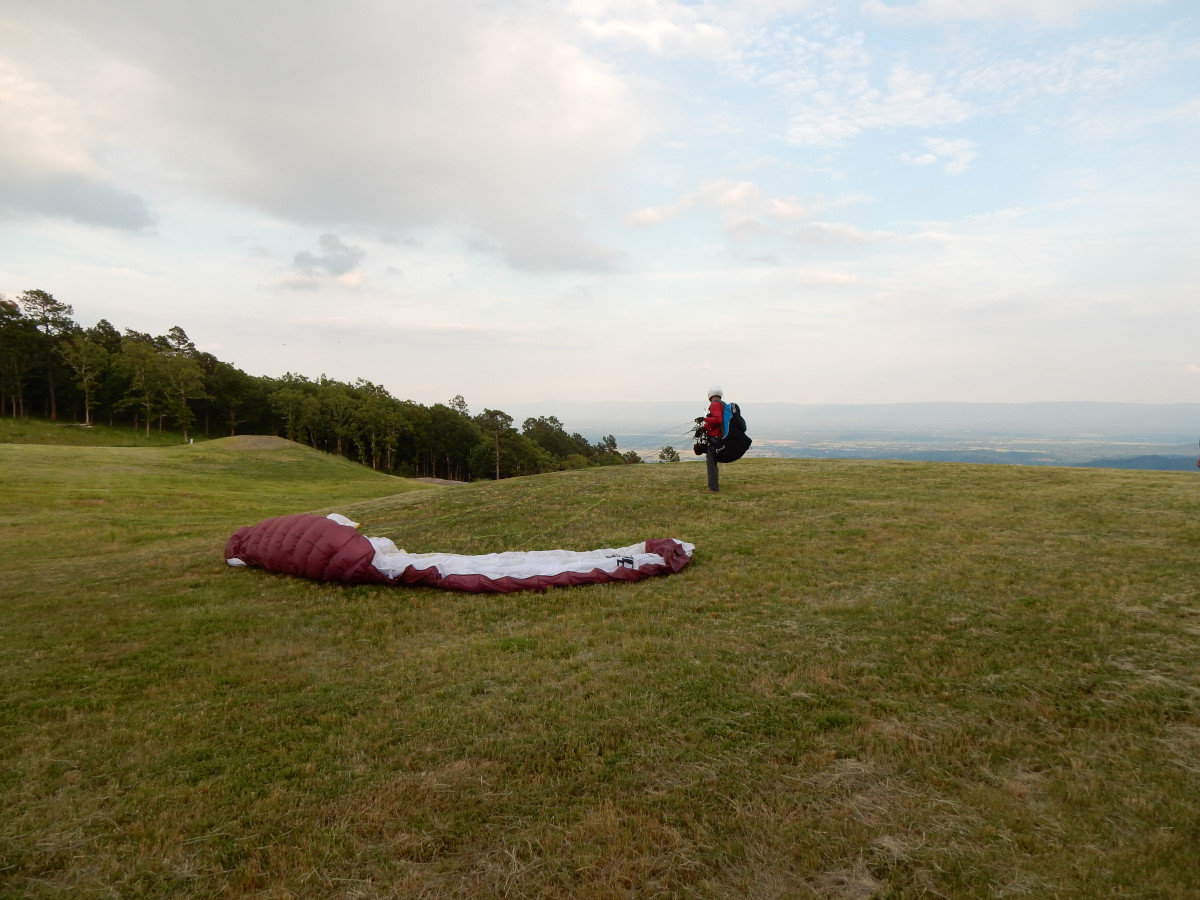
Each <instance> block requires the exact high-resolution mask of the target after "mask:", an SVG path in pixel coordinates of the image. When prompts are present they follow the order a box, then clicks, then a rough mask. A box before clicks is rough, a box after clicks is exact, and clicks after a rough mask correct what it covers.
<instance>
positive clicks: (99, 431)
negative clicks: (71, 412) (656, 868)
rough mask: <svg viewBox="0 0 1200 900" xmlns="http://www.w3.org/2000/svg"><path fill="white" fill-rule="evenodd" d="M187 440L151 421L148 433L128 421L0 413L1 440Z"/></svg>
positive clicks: (98, 443) (141, 443)
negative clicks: (20, 416)
mask: <svg viewBox="0 0 1200 900" xmlns="http://www.w3.org/2000/svg"><path fill="white" fill-rule="evenodd" d="M192 440H194V441H195V442H196V443H200V442H201V441H203V440H207V438H205V437H204V436H203V435H195V434H193V435H192ZM185 443H187V442H186V441H185V440H184V439H183V435H182V434H179V433H178V432H174V431H159V430H158V428H157V427H156V426H154V425H151V426H150V433H149V434H146V431H145V428H130V427H129V426H128V425H123V426H119V427H117V426H112V425H101V424H96V425H90V426H87V427H85V426H83V425H80V424H79V423H77V422H71V421H68V420H66V419H64V420H62V421H58V422H51V421H50V420H49V419H13V418H11V417H8V416H0V444H57V445H63V446H68V447H174V446H178V445H180V444H185Z"/></svg>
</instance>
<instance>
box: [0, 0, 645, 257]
mask: <svg viewBox="0 0 1200 900" xmlns="http://www.w3.org/2000/svg"><path fill="white" fill-rule="evenodd" d="M470 6H471V8H470V9H469V10H467V9H463V8H462V7H461V5H456V6H455V7H453V8H451V7H444V8H443V7H435V6H426V5H412V4H394V5H390V6H385V7H378V6H376V5H374V4H369V3H366V2H365V0H359V2H350V3H349V4H348V5H347V4H343V5H341V6H339V7H337V8H334V7H329V6H323V5H313V4H310V5H307V6H304V7H302V8H294V7H293V6H292V5H291V4H280V3H262V4H254V5H252V6H250V7H244V6H239V7H238V9H237V12H236V19H237V22H238V25H237V27H236V28H230V27H228V19H227V18H226V17H225V16H223V15H221V14H219V12H218V11H217V10H215V9H214V8H213V7H212V5H210V4H204V5H177V6H176V5H159V6H155V7H153V8H152V9H148V10H147V9H140V8H139V9H134V8H132V7H129V8H123V7H117V8H113V9H109V10H107V11H105V12H104V13H103V14H100V12H99V11H98V10H96V9H93V8H92V6H91V5H90V4H79V5H77V6H76V7H75V8H74V9H72V8H71V6H70V5H69V4H59V5H58V6H57V7H56V8H55V9H54V10H53V16H54V18H53V20H49V19H47V20H40V19H38V18H37V15H38V13H37V12H36V11H33V12H29V13H28V14H27V19H26V20H25V21H23V22H22V23H21V24H20V27H19V28H18V26H17V25H10V26H9V29H8V33H12V32H13V31H14V30H16V31H19V32H20V33H21V34H22V35H24V36H25V40H24V43H23V44H21V45H20V46H18V48H17V52H9V53H8V54H6V55H7V56H8V58H7V59H6V60H4V62H5V65H6V66H7V69H6V70H5V72H6V74H5V75H4V77H3V80H2V81H0V91H2V93H0V98H3V101H4V103H5V105H4V108H3V110H2V111H3V112H5V113H10V114H11V112H12V111H13V110H14V108H15V109H16V110H17V111H18V112H20V113H21V116H20V117H19V118H17V117H11V116H10V119H9V120H10V121H14V120H15V121H17V122H19V123H20V124H22V126H31V125H32V126H40V131H39V128H34V127H23V129H22V130H25V131H28V132H30V133H31V134H32V135H33V136H34V137H35V138H36V140H34V141H32V142H30V143H31V144H32V146H33V149H29V150H27V151H21V152H22V153H23V156H22V159H23V160H24V161H25V162H26V163H29V162H30V161H31V160H39V161H40V162H39V163H38V165H40V166H41V168H42V170H44V171H45V172H46V173H47V183H48V184H49V187H47V188H45V189H44V190H43V191H42V195H43V198H42V199H41V201H40V206H41V211H42V212H46V213H49V214H58V213H59V212H60V209H61V208H62V207H63V205H64V203H65V202H66V201H55V200H54V197H53V196H51V195H52V194H53V189H54V185H55V184H58V185H59V187H58V188H57V191H58V193H59V194H63V193H65V192H66V189H65V188H64V187H62V185H63V184H64V183H65V184H66V185H67V187H70V186H71V185H72V184H74V185H76V191H75V194H76V195H77V196H76V199H75V201H74V202H75V205H76V206H77V207H80V208H82V209H84V210H85V212H83V213H80V214H79V215H78V216H77V217H81V218H88V214H87V213H86V207H87V204H88V203H91V204H92V205H93V206H101V207H107V208H108V209H110V210H112V212H111V216H112V217H113V218H114V219H115V220H116V224H120V223H125V227H135V226H138V225H139V224H140V225H141V227H145V224H146V223H147V222H148V221H149V220H150V218H151V216H150V213H149V212H148V207H146V205H145V204H144V203H143V204H142V206H140V207H139V205H138V198H137V197H136V196H135V195H133V194H130V193H129V192H127V191H126V192H125V193H124V194H122V193H120V191H121V190H122V189H121V188H120V186H119V185H117V184H115V183H114V179H113V178H112V176H111V173H109V172H108V171H107V170H106V167H105V166H104V165H103V164H101V162H99V160H101V159H102V158H103V157H104V155H105V153H106V152H107V148H108V147H110V146H112V145H113V143H114V142H116V146H118V147H136V148H138V149H139V152H142V153H144V154H145V155H146V156H147V157H149V158H151V159H153V160H156V161H157V165H158V166H159V168H160V171H159V175H160V177H164V178H165V177H168V175H169V177H171V178H172V179H179V178H182V179H183V180H185V181H186V182H190V183H192V184H194V185H197V186H202V189H205V190H208V191H216V192H219V193H220V194H222V195H224V196H225V197H226V198H228V199H230V200H232V201H234V202H236V203H240V204H245V205H247V206H250V207H253V208H257V209H260V210H263V211H265V212H267V213H269V214H271V215H274V216H278V217H281V218H283V219H285V220H288V221H292V222H299V223H309V224H313V225H317V226H321V227H328V225H330V224H333V223H342V224H345V225H351V226H359V227H377V228H385V229H389V230H393V231H398V232H404V231H405V230H408V229H414V228H421V227H426V226H429V225H437V224H440V223H458V224H460V225H463V226H467V227H470V228H474V229H475V230H477V231H480V232H483V233H486V234H488V235H490V236H491V237H492V238H493V239H494V240H495V241H496V243H497V244H498V245H499V246H501V247H502V248H503V251H504V253H505V254H506V255H507V256H508V258H509V259H510V260H511V261H513V262H515V263H517V264H520V265H528V266H531V267H533V268H555V267H572V266H582V267H597V266H607V265H611V264H612V261H613V259H614V258H616V256H617V254H615V253H614V252H613V251H612V250H611V249H609V248H605V247H603V246H601V245H599V243H598V242H597V241H596V240H595V239H592V238H589V237H588V236H587V234H586V225H585V224H584V222H583V220H582V219H581V218H580V217H578V216H577V215H575V214H574V213H573V212H572V209H573V208H574V207H575V206H576V205H577V204H579V203H580V202H587V200H588V198H589V197H591V198H602V197H603V196H604V194H603V192H604V186H605V184H606V182H607V181H608V180H609V179H610V178H611V177H614V176H615V175H617V174H618V173H620V172H621V171H622V169H623V168H624V167H625V165H626V164H627V163H628V161H629V160H630V159H631V157H632V154H633V153H634V152H635V150H636V149H637V148H638V147H639V146H640V144H641V142H642V141H643V140H644V138H645V137H646V136H647V135H648V134H650V133H651V132H652V131H653V130H654V129H655V128H656V127H658V126H657V125H656V124H655V123H656V116H655V115H654V111H653V109H652V106H651V103H650V102H649V99H648V94H647V93H646V92H644V91H643V92H638V91H635V90H633V89H632V86H631V83H630V78H629V76H628V74H627V73H623V72H621V71H619V70H617V69H616V68H614V67H612V66H610V65H609V64H607V63H605V62H604V61H602V60H599V59H597V58H594V57H591V56H589V55H588V54H587V53H585V52H584V51H582V50H580V49H579V48H578V47H576V46H573V45H572V44H571V43H570V41H569V40H568V38H567V36H566V35H565V34H564V33H563V32H562V31H561V30H560V29H559V27H558V24H557V22H556V20H555V19H554V18H552V17H551V18H549V19H545V18H544V17H541V16H539V15H537V14H536V13H537V12H538V11H537V10H534V11H532V12H531V13H530V14H529V15H528V16H527V17H525V18H522V17H521V16H519V15H518V14H516V13H512V12H505V11H501V10H495V9H493V8H492V7H490V6H488V5H487V4H485V3H483V2H480V3H477V4H470ZM46 15H51V13H50V12H47V13H46ZM231 15H232V13H231ZM364 23H369V25H368V26H366V27H364ZM64 35H65V37H63V40H62V41H61V43H56V41H55V40H53V39H52V38H55V37H59V36H64ZM77 50H78V51H79V54H78V56H77V57H76V58H75V59H72V58H71V56H72V54H75V53H76V51H77ZM102 95H103V96H106V97H107V100H106V101H105V102H102V103H95V104H94V105H91V108H85V107H87V106H88V105H87V104H85V103H83V102H82V101H86V100H88V99H91V98H93V97H100V96H102ZM6 143H9V144H11V142H6ZM47 148H54V149H55V151H56V153H57V157H56V156H55V155H52V154H48V153H46V152H45V151H46V150H47ZM0 152H4V151H0ZM9 168H11V165H10V166H9ZM68 176H70V177H73V178H75V181H73V182H70V181H69V179H68ZM84 176H86V178H87V179H90V180H88V181H85V182H82V185H83V187H79V185H80V184H81V182H80V181H79V179H80V178H81V177H84ZM55 178H57V181H55ZM23 181H27V179H23ZM106 185H107V190H108V192H109V193H108V196H107V199H106V198H105V197H103V196H97V192H99V191H102V189H104V188H105V186H106ZM88 186H90V189H91V192H92V193H91V195H87V196H82V199H81V198H80V194H81V191H82V190H83V188H84V187H88ZM26 194H27V195H28V194H29V191H26ZM120 201H123V202H124V206H122V204H121V202H120ZM56 203H57V205H56ZM22 204H23V206H24V207H29V206H31V205H32V206H37V205H39V200H38V197H37V196H23V197H17V198H16V199H15V200H10V203H9V205H10V206H11V205H22ZM91 218H92V219H95V218H96V216H95V215H92V216H91Z"/></svg>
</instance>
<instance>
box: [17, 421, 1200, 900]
mask: <svg viewBox="0 0 1200 900" xmlns="http://www.w3.org/2000/svg"><path fill="white" fill-rule="evenodd" d="M1196 478H1197V476H1196V475H1194V474H1193V475H1189V474H1186V473H1149V472H1133V471H1111V470H1083V469H1058V468H1021V467H1005V466H971V465H955V464H944V463H889V462H877V461H869V462H868V461H822V460H766V459H762V460H758V459H756V460H743V461H741V462H739V463H737V464H735V465H733V466H729V467H726V468H725V470H724V473H723V479H722V487H723V493H721V494H720V495H716V496H710V495H705V494H703V493H701V490H702V488H703V481H704V473H703V468H702V467H701V466H698V465H695V464H689V463H684V464H676V465H647V466H629V467H619V468H607V469H591V470H582V471H575V472H564V473H559V474H554V475H546V476H539V477H536V478H526V479H513V480H510V481H504V482H500V483H481V484H471V485H463V486H458V487H449V488H441V487H428V486H424V485H415V484H413V483H411V482H407V481H403V480H400V479H394V478H388V477H385V476H379V475H376V474H374V473H371V472H369V471H366V470H363V469H361V468H359V467H356V466H354V465H352V464H349V463H345V462H342V461H339V460H336V459H334V458H332V457H328V456H325V455H322V454H319V453H316V452H315V451H311V450H307V449H305V448H301V447H298V446H296V445H293V444H287V443H286V442H282V441H273V440H270V439H260V440H257V441H256V440H255V439H231V440H224V441H212V442H208V443H205V444H203V445H202V444H196V445H195V446H191V447H169V448H102V447H49V446H33V445H17V444H3V445H0V603H2V604H3V620H2V621H3V629H2V633H0V679H2V682H0V683H2V684H3V689H2V691H3V693H2V695H0V696H2V698H3V706H2V707H0V756H2V765H0V894H2V895H3V896H14V897H16V896H21V897H60V896H71V897H112V896H120V897H197V898H199V897H213V896H227V897H235V896H245V895H254V896H264V897H293V896H333V897H348V898H349V897H463V898H467V897H471V898H478V897H546V898H550V897H586V898H601V897H604V898H616V897H639V898H640V897H702V898H704V897H753V898H792V897H835V898H870V897H918V896H920V897H925V896H946V897H1012V896H1029V897H1046V896H1055V897H1080V898H1085V897H1086V898H1093V897H1200V867H1198V860H1200V851H1198V850H1197V848H1198V847H1200V562H1198V560H1200V481H1197V480H1196ZM334 509H336V510H338V511H341V512H344V513H346V514H348V515H350V516H352V517H354V518H356V519H358V520H360V521H362V522H363V528H362V530H363V531H364V532H365V533H367V534H385V535H388V536H390V537H392V538H393V539H395V540H396V542H397V544H399V545H400V546H403V547H405V548H406V549H408V550H410V551H414V552H416V551H428V550H447V551H455V552H489V551H494V550H501V549H546V548H552V547H566V548H573V549H588V548H592V547H600V546H620V545H625V544H629V543H633V542H635V541H638V540H642V539H645V538H648V537H678V538H681V539H684V540H688V541H692V542H694V543H695V544H696V545H697V551H696V557H695V561H694V563H693V564H692V566H691V567H690V568H689V569H687V570H685V571H684V572H683V573H681V574H680V575H676V576H671V577H668V578H656V579H648V580H646V581H643V582H639V583H637V584H633V585H605V586H590V587H582V588H572V589H564V590H557V591H551V592H547V593H544V594H516V595H499V596H472V595H461V594H452V593H442V592H436V591H432V590H427V589H381V588H368V587H334V586H329V585H323V584H316V583H310V582H305V581H301V580H297V579H290V578H285V577H281V576H274V575H270V574H267V573H263V572H260V571H253V570H235V569H229V568H228V567H226V566H224V565H223V563H222V559H221V550H222V547H223V545H224V541H225V539H226V537H227V536H228V534H229V533H230V532H231V531H232V530H233V529H235V528H236V527H238V526H240V525H243V524H251V523H253V522H255V521H258V520H259V519H262V518H265V517H267V516H271V515H278V514H281V513H285V512H299V511H304V510H321V511H330V510H334Z"/></svg>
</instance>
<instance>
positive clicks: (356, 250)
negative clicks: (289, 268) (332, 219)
mask: <svg viewBox="0 0 1200 900" xmlns="http://www.w3.org/2000/svg"><path fill="white" fill-rule="evenodd" d="M318 243H319V244H320V246H321V251H322V252H321V255H320V256H318V255H316V254H313V253H310V252H308V251H307V250H302V251H301V252H299V253H297V254H296V256H295V258H294V259H293V260H292V265H293V266H294V267H295V268H296V269H298V270H299V271H301V272H303V273H304V274H306V275H315V274H318V273H325V274H329V275H334V276H338V275H345V274H347V273H348V272H351V271H353V270H354V269H356V268H358V264H359V263H360V262H362V259H363V257H364V256H366V251H365V250H363V249H362V248H361V247H351V246H349V245H348V244H346V243H344V242H343V241H342V239H341V238H339V237H338V236H337V235H336V234H323V235H321V237H320V238H319V240H318Z"/></svg>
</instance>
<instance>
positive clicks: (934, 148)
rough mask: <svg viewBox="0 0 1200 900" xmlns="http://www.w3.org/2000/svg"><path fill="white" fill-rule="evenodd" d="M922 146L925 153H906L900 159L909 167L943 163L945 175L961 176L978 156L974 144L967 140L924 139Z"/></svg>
mask: <svg viewBox="0 0 1200 900" xmlns="http://www.w3.org/2000/svg"><path fill="white" fill-rule="evenodd" d="M924 144H925V147H926V148H927V152H925V153H921V154H913V153H906V154H904V155H903V156H901V159H903V160H904V161H905V162H906V163H908V164H909V165H911V166H930V165H933V164H934V163H937V162H942V161H944V162H945V163H946V166H945V172H946V174H947V175H961V174H962V173H963V172H965V171H967V169H968V168H970V166H971V163H972V162H973V161H974V160H975V157H976V156H978V155H979V154H978V153H977V152H976V150H975V142H974V141H972V140H968V139H967V138H959V139H958V140H953V141H948V140H943V139H941V138H926V139H925V141H924Z"/></svg>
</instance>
